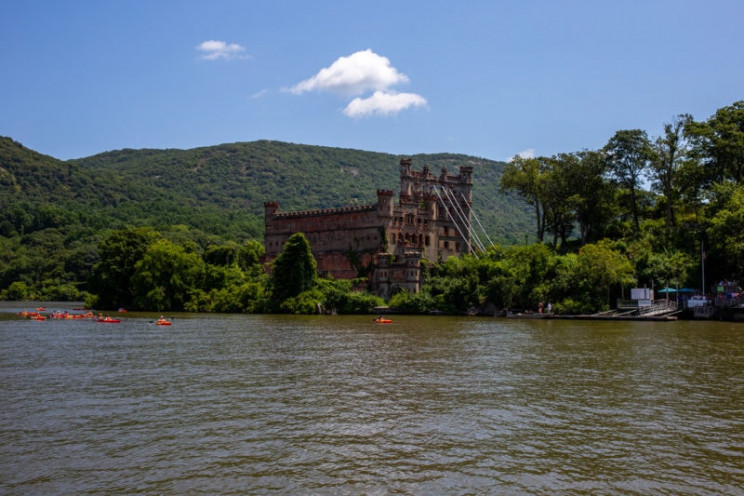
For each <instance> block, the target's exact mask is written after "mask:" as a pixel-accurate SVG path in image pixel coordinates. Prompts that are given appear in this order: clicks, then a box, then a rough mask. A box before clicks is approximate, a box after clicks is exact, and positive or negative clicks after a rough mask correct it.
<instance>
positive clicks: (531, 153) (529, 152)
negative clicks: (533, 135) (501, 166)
mask: <svg viewBox="0 0 744 496" xmlns="http://www.w3.org/2000/svg"><path fill="white" fill-rule="evenodd" d="M514 157H519V158H535V149H534V148H528V149H526V150H523V151H521V152H519V153H517V154H516V155H515V156H514ZM514 157H509V158H508V159H506V161H507V162H511V161H512V160H514Z"/></svg>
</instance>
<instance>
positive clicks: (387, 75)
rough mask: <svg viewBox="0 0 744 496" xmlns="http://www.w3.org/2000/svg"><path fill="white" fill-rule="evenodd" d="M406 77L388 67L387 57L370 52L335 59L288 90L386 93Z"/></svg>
mask: <svg viewBox="0 0 744 496" xmlns="http://www.w3.org/2000/svg"><path fill="white" fill-rule="evenodd" d="M407 82H408V76H406V75H405V74H401V73H400V72H398V70H397V69H396V68H395V67H392V66H391V65H390V60H388V58H387V57H383V56H381V55H377V54H376V53H374V52H373V51H372V50H364V51H361V52H356V53H353V54H351V55H349V56H348V57H339V58H338V60H336V61H335V62H334V63H333V64H331V65H330V66H329V67H325V68H323V69H321V70H320V71H318V73H317V74H316V75H315V76H313V77H311V78H310V79H306V80H304V81H302V82H300V83H298V84H296V85H295V86H293V87H292V88H291V91H292V93H295V94H301V93H305V92H307V91H330V92H332V93H338V94H341V95H361V94H362V93H364V92H366V91H370V90H375V91H377V90H386V89H388V88H390V87H391V86H393V85H396V84H398V83H407Z"/></svg>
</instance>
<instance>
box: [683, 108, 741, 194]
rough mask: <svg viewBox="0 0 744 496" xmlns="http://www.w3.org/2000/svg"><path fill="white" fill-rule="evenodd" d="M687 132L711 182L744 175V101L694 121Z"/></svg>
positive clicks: (739, 181) (688, 126)
mask: <svg viewBox="0 0 744 496" xmlns="http://www.w3.org/2000/svg"><path fill="white" fill-rule="evenodd" d="M685 133H686V135H687V136H688V137H689V138H690V140H691V141H692V144H693V151H694V152H695V156H696V157H697V158H699V159H700V160H702V162H703V163H704V164H705V165H706V167H707V169H708V173H707V174H706V176H707V182H708V184H712V183H716V182H721V181H724V180H726V179H729V180H733V181H734V182H736V183H741V181H742V179H743V178H744V100H741V101H738V102H735V103H734V104H733V105H730V106H728V107H723V108H721V109H718V110H717V111H716V114H715V115H714V116H712V117H711V118H710V119H708V120H707V121H706V122H694V121H690V122H688V123H687V125H686V126H685Z"/></svg>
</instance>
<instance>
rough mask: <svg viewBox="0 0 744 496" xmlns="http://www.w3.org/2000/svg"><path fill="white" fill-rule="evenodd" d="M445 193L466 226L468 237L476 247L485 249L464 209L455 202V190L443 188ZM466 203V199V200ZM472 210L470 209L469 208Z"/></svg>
mask: <svg viewBox="0 0 744 496" xmlns="http://www.w3.org/2000/svg"><path fill="white" fill-rule="evenodd" d="M443 189H444V192H445V194H446V195H447V199H448V200H449V201H450V203H451V204H452V205H453V206H454V207H455V210H456V211H457V215H458V216H459V217H460V220H461V221H462V223H463V224H464V225H465V226H467V228H468V234H470V237H471V238H472V239H473V241H474V242H475V245H476V247H477V248H478V249H479V250H481V251H486V247H485V246H483V243H482V242H481V240H480V238H479V237H478V233H476V232H475V230H474V229H473V224H472V223H471V222H470V219H468V218H467V216H466V215H465V211H464V210H463V208H462V207H461V206H460V204H459V202H457V201H456V200H457V198H456V197H455V192H454V191H451V190H449V188H443ZM466 203H467V201H466ZM471 212H472V210H471Z"/></svg>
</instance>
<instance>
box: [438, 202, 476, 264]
mask: <svg viewBox="0 0 744 496" xmlns="http://www.w3.org/2000/svg"><path fill="white" fill-rule="evenodd" d="M434 192H435V193H436V194H437V196H438V197H439V201H440V202H442V205H443V206H444V207H445V210H446V211H447V215H449V217H450V219H451V220H452V223H453V224H455V229H457V232H458V233H459V234H460V237H461V238H462V239H464V240H465V243H467V245H468V248H469V249H470V251H471V252H472V253H473V255H474V256H475V258H476V259H477V258H478V254H477V253H475V250H473V245H471V244H470V239H469V238H470V237H469V236H468V237H465V235H464V234H463V233H462V230H461V229H460V225H459V224H458V223H457V221H456V220H455V218H454V217H453V216H452V213H451V212H450V211H449V209H448V208H447V205H446V204H445V202H444V200H443V199H442V195H441V194H440V193H439V190H438V189H436V188H434Z"/></svg>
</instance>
